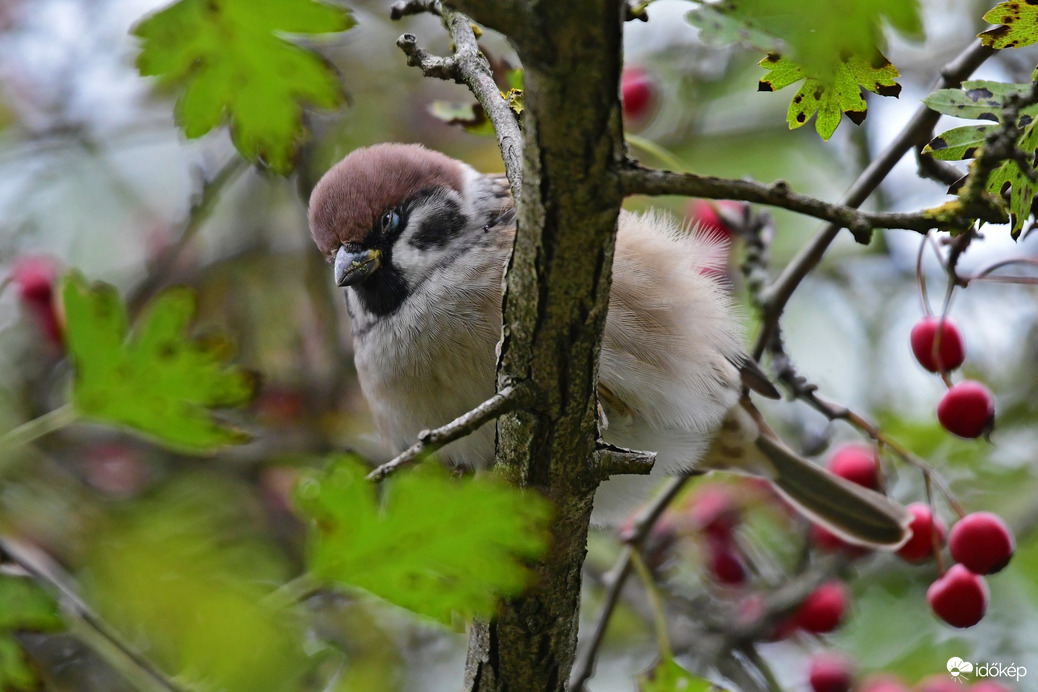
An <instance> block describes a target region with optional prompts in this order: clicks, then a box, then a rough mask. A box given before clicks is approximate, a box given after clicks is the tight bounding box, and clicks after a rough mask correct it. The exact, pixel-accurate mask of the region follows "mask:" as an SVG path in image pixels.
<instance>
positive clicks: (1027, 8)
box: [978, 0, 1038, 48]
mask: <svg viewBox="0 0 1038 692" xmlns="http://www.w3.org/2000/svg"><path fill="white" fill-rule="evenodd" d="M984 21H985V22H988V23H989V24H999V25H1000V26H997V27H995V28H994V29H988V30H987V31H983V32H981V33H980V34H978V36H979V37H980V41H981V43H983V44H984V45H985V46H990V47H991V48H1022V47H1024V46H1029V45H1031V44H1032V43H1035V42H1038V5H1035V4H1032V3H1031V2H1030V0H1009V1H1008V2H1001V3H999V4H997V5H995V6H994V7H992V8H991V9H990V10H988V12H987V14H985V15H984Z"/></svg>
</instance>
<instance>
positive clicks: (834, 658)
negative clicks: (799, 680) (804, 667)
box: [808, 652, 853, 692]
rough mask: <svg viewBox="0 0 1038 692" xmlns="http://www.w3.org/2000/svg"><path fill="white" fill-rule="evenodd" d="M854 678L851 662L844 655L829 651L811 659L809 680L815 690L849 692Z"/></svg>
mask: <svg viewBox="0 0 1038 692" xmlns="http://www.w3.org/2000/svg"><path fill="white" fill-rule="evenodd" d="M852 678H853V673H852V670H851V663H850V661H848V660H847V659H846V658H845V657H844V656H840V655H839V654H835V653H830V652H827V653H822V654H818V655H817V656H815V657H814V658H812V659H811V668H810V670H809V672H808V680H809V681H810V683H811V689H812V690H814V692H849V690H850V689H851V681H852Z"/></svg>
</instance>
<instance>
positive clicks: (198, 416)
mask: <svg viewBox="0 0 1038 692" xmlns="http://www.w3.org/2000/svg"><path fill="white" fill-rule="evenodd" d="M62 299H63V301H64V308H65V317H66V320H67V324H66V339H67V343H68V349H69V356H70V358H71V360H72V363H73V365H74V367H75V376H74V379H73V388H72V404H73V406H74V408H75V410H76V412H77V413H79V414H80V415H82V416H84V417H87V418H93V419H95V420H99V421H104V422H107V423H114V424H118V425H125V426H128V427H130V428H133V429H134V430H136V431H138V432H140V433H143V434H145V435H149V436H151V437H153V438H155V439H156V440H157V441H158V442H160V443H161V444H164V445H167V446H169V447H172V448H174V449H177V450H180V451H184V452H189V453H200V452H208V451H211V450H213V449H215V448H218V447H221V446H224V445H229V444H234V443H239V442H243V441H245V440H246V439H247V436H246V435H245V434H244V433H242V432H241V431H239V430H235V429H233V428H230V427H227V426H225V425H222V424H220V423H218V422H217V421H215V420H214V419H213V418H212V412H211V410H210V409H213V408H224V407H231V406H240V405H241V404H243V403H245V402H247V401H248V400H249V399H250V398H251V397H252V393H253V390H254V388H255V378H254V377H253V376H252V375H251V374H250V373H249V372H248V371H246V370H243V369H241V368H237V367H233V366H228V365H226V364H225V361H226V360H227V358H228V357H229V356H230V353H231V349H230V346H229V344H228V343H227V342H225V341H222V340H218V339H212V338H210V339H189V338H187V337H186V336H185V335H184V331H185V330H186V329H187V326H188V323H189V322H190V321H191V318H192V317H193V315H194V312H195V298H194V294H192V293H191V292H190V291H188V290H187V289H176V288H175V289H170V290H168V291H166V292H164V293H162V294H160V295H159V296H158V297H156V298H155V299H154V300H153V301H152V302H151V303H150V305H148V307H147V308H146V310H145V312H144V314H143V315H142V316H141V319H140V322H139V324H138V325H137V326H136V328H135V329H134V330H133V332H132V333H131V332H130V329H129V320H128V318H127V315H126V308H125V307H124V306H123V304H122V301H121V300H120V299H119V296H118V295H117V294H116V291H115V289H114V288H113V287H112V286H109V285H106V284H96V285H94V286H92V287H91V286H88V285H87V283H86V280H85V279H84V278H83V277H82V275H80V274H78V273H73V274H70V275H69V276H68V277H66V279H65V281H64V285H63V287H62Z"/></svg>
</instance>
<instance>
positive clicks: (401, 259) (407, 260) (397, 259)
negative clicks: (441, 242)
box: [393, 238, 435, 277]
mask: <svg viewBox="0 0 1038 692" xmlns="http://www.w3.org/2000/svg"><path fill="white" fill-rule="evenodd" d="M432 254H435V253H431V252H429V251H428V250H419V249H418V248H416V247H414V246H412V245H411V244H410V243H408V242H407V239H406V238H400V239H399V240H397V241H396V243H395V244H394V245H393V264H394V265H395V266H396V267H397V268H398V269H399V270H400V271H401V272H403V273H404V276H406V277H412V276H414V275H415V274H420V273H421V269H422V267H424V266H425V265H426V264H428V263H429V260H430V259H431V257H430V255H432Z"/></svg>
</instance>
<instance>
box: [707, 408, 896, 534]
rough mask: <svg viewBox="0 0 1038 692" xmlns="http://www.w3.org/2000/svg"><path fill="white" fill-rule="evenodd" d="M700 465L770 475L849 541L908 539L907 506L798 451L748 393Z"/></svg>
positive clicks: (800, 506) (819, 520) (793, 498)
mask: <svg viewBox="0 0 1038 692" xmlns="http://www.w3.org/2000/svg"><path fill="white" fill-rule="evenodd" d="M700 467H701V468H714V469H723V470H729V471H742V472H743V473H749V474H752V475H755V476H762V477H764V478H766V479H768V480H769V481H771V483H772V484H773V485H774V486H775V488H776V490H778V491H779V492H780V493H781V494H782V495H783V496H784V497H785V498H786V499H787V500H789V502H790V503H791V504H793V505H794V506H795V507H796V508H797V509H799V510H800V511H801V512H802V513H803V514H805V515H806V516H807V517H808V518H809V519H811V520H813V521H815V522H817V523H819V524H821V525H822V526H824V527H825V528H826V529H828V530H829V531H831V532H832V533H834V534H836V535H837V536H839V537H840V538H842V539H844V540H846V541H848V542H850V543H855V544H858V545H864V546H868V547H870V548H877V547H879V548H887V549H891V550H893V549H896V548H898V547H900V546H901V545H902V544H903V543H904V542H905V541H906V540H908V536H909V531H908V524H909V522H910V521H911V518H912V517H911V515H910V514H909V512H908V510H906V509H905V508H904V507H902V506H901V505H899V504H897V503H896V502H894V501H893V500H890V499H889V498H887V497H886V496H885V495H882V494H880V493H878V492H875V491H873V490H870V489H868V488H864V487H862V486H860V485H856V484H855V483H852V482H850V481H848V480H846V479H844V478H840V477H839V476H836V475H834V474H833V473H831V472H830V471H828V470H826V469H824V468H822V467H821V466H817V465H815V464H812V463H811V462H810V461H808V460H806V459H804V458H802V457H800V456H798V455H797V454H796V453H794V452H793V451H792V450H790V449H789V448H788V447H786V445H785V444H783V442H782V440H781V438H779V436H778V435H777V434H776V433H775V431H773V430H772V429H771V428H770V427H769V426H768V424H767V422H766V421H765V420H764V418H763V416H761V414H760V411H758V410H757V408H756V407H755V406H754V405H753V404H752V403H751V402H750V401H749V399H745V398H744V399H743V400H742V401H741V402H740V404H739V405H736V406H734V407H733V408H732V409H731V411H729V413H728V417H727V418H726V419H725V421H724V423H722V425H721V428H720V430H719V431H718V433H717V435H716V436H715V437H714V440H713V442H712V444H711V447H710V449H709V450H708V452H707V454H706V456H705V458H704V459H703V460H701V463H700Z"/></svg>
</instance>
